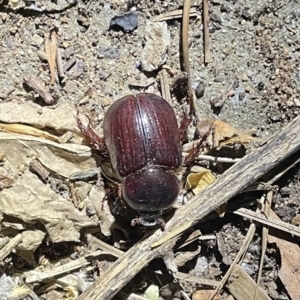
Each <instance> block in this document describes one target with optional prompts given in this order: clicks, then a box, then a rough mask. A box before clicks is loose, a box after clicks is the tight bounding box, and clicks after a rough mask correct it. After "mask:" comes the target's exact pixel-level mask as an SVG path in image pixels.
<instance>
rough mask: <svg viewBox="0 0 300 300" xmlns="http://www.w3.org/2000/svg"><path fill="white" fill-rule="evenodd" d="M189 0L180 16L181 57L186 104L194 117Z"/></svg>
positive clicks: (185, 2) (195, 111)
mask: <svg viewBox="0 0 300 300" xmlns="http://www.w3.org/2000/svg"><path fill="white" fill-rule="evenodd" d="M190 10H191V0H185V1H184V5H183V16H182V55H183V66H184V71H185V72H186V73H187V74H188V92H187V94H188V95H187V102H188V103H189V106H190V112H189V114H190V115H191V116H192V115H195V114H196V113H197V112H198V107H197V104H196V102H195V97H194V93H193V89H192V79H191V70H190V56H189V22H190Z"/></svg>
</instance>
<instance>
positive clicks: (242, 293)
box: [226, 265, 271, 300]
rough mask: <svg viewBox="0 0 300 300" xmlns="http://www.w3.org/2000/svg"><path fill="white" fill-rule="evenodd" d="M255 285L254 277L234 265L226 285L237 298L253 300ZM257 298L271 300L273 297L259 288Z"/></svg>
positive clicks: (258, 299)
mask: <svg viewBox="0 0 300 300" xmlns="http://www.w3.org/2000/svg"><path fill="white" fill-rule="evenodd" d="M255 285H256V284H255V282H254V281H253V279H252V278H251V277H250V276H249V275H248V274H247V273H246V272H245V271H244V270H243V269H242V268H241V267H240V266H238V265H234V268H233V270H232V273H231V276H230V278H229V281H228V284H227V285H226V287H227V288H228V290H229V292H230V293H231V294H232V296H233V297H234V298H235V299H237V300H253V290H254V289H255ZM257 300H271V298H269V297H268V295H266V294H265V292H264V291H263V290H262V289H261V288H259V289H258V293H257Z"/></svg>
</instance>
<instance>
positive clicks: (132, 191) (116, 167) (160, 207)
mask: <svg viewBox="0 0 300 300" xmlns="http://www.w3.org/2000/svg"><path fill="white" fill-rule="evenodd" d="M77 123H78V126H79V128H80V130H81V131H82V132H83V133H84V134H85V135H87V136H89V138H90V139H91V141H92V143H93V144H94V145H95V146H96V148H97V149H99V150H100V152H101V153H102V156H103V158H104V159H103V162H104V163H103V165H102V170H103V173H104V176H105V177H106V178H108V179H109V180H110V181H111V182H115V183H116V184H117V186H118V188H119V197H120V199H121V201H123V200H124V202H125V203H126V204H127V205H128V206H129V207H131V208H132V209H133V210H134V211H136V212H137V214H138V216H137V218H136V219H133V220H132V225H134V224H136V223H139V224H142V225H144V226H154V225H156V224H160V226H161V227H162V228H163V227H164V221H163V219H162V218H161V215H162V212H163V211H165V210H167V209H168V208H170V207H171V206H172V205H173V203H174V202H175V201H176V199H177V197H178V195H179V192H180V190H181V183H180V180H179V179H178V177H177V174H178V172H179V171H180V169H181V166H182V152H181V142H180V131H179V128H178V125H177V119H176V115H175V112H174V110H173V108H172V107H171V105H170V104H169V103H168V102H167V101H166V100H164V99H163V98H162V97H160V96H157V95H154V94H149V93H141V94H137V95H127V96H125V97H122V98H121V99H119V100H117V101H116V102H114V103H113V104H112V105H111V106H110V107H109V109H108V110H107V112H106V114H105V116H104V120H103V134H104V137H103V138H100V137H98V135H97V134H96V133H95V132H94V131H93V130H92V129H91V128H90V127H84V126H83V124H82V123H81V121H80V120H79V119H78V118H77Z"/></svg>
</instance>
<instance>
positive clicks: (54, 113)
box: [0, 101, 80, 133]
mask: <svg viewBox="0 0 300 300" xmlns="http://www.w3.org/2000/svg"><path fill="white" fill-rule="evenodd" d="M0 112H1V113H0V122H2V123H7V124H12V123H22V124H26V125H30V126H32V127H35V128H38V129H42V128H48V129H49V128H50V129H52V130H55V131H56V132H58V133H64V132H66V131H72V132H78V133H79V132H80V131H79V129H78V126H77V123H76V117H75V116H76V114H77V111H76V108H75V106H74V104H72V103H68V102H62V103H60V104H58V105H56V106H55V107H46V106H45V107H41V106H40V105H38V104H35V103H32V102H23V103H19V102H17V101H9V102H2V103H0Z"/></svg>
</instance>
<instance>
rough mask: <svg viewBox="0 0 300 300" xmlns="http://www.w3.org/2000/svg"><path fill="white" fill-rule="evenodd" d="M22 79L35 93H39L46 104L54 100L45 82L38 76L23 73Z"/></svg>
mask: <svg viewBox="0 0 300 300" xmlns="http://www.w3.org/2000/svg"><path fill="white" fill-rule="evenodd" d="M24 81H25V82H26V84H27V85H28V86H30V87H31V88H32V89H33V90H34V91H35V93H37V94H39V95H40V97H42V99H43V100H44V101H45V102H46V103H47V104H52V103H53V102H54V99H53V97H52V95H51V94H50V92H49V90H48V89H47V88H46V86H45V83H44V82H43V81H42V80H41V79H40V78H39V77H38V76H35V75H30V74H27V75H24Z"/></svg>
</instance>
